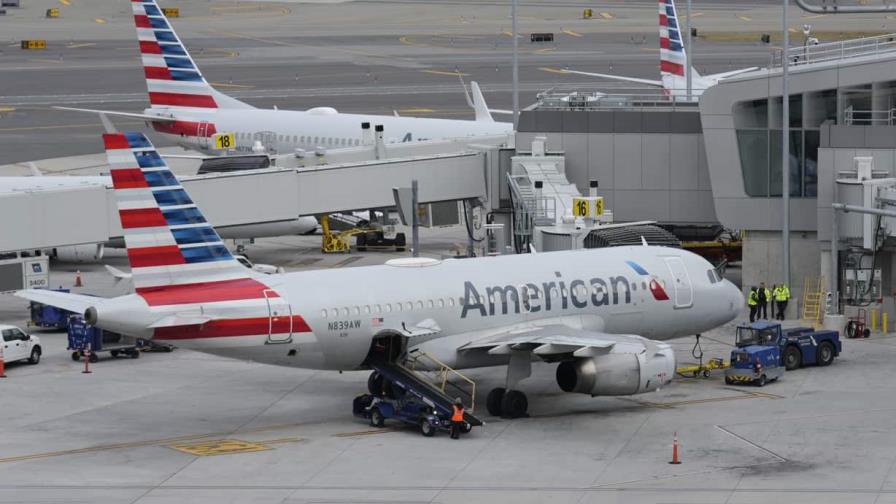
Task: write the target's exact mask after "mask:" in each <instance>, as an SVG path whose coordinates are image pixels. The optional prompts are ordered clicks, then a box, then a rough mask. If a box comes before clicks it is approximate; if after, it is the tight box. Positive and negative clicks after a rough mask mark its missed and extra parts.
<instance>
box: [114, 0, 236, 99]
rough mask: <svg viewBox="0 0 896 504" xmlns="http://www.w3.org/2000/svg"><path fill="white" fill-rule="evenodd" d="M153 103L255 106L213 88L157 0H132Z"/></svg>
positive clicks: (148, 89) (141, 55) (147, 85)
mask: <svg viewBox="0 0 896 504" xmlns="http://www.w3.org/2000/svg"><path fill="white" fill-rule="evenodd" d="M131 7H132V9H133V12H134V24H135V25H136V26H137V40H138V42H139V44H140V57H141V59H142V61H143V72H144V74H145V76H146V87H147V91H148V92H149V103H150V105H151V106H152V107H154V108H172V107H177V108H190V109H199V110H214V109H218V108H252V107H251V106H249V105H247V104H245V103H242V102H240V101H238V100H235V99H233V98H230V97H228V96H226V95H223V94H221V93H218V92H217V91H215V89H214V88H212V87H211V86H210V85H209V83H208V82H206V80H205V78H204V77H203V76H202V73H200V72H199V67H197V66H196V62H194V61H193V58H191V57H190V54H189V53H188V52H187V49H186V47H184V45H183V43H181V41H180V38H178V36H177V34H176V33H175V32H174V30H173V29H172V27H171V25H170V24H169V22H168V19H167V18H166V17H165V15H164V14H163V13H162V10H161V8H159V5H158V4H157V3H156V1H155V0H131Z"/></svg>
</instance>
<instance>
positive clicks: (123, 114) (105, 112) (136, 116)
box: [53, 107, 176, 122]
mask: <svg viewBox="0 0 896 504" xmlns="http://www.w3.org/2000/svg"><path fill="white" fill-rule="evenodd" d="M53 108H54V109H56V110H67V111H70V112H87V113H90V114H100V115H111V116H117V117H129V118H131V119H145V120H147V121H160V122H174V121H175V120H176V119H174V118H173V117H162V116H155V115H149V114H138V113H136V112H115V111H112V110H95V109H84V108H73V107H53Z"/></svg>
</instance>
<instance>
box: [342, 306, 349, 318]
mask: <svg viewBox="0 0 896 504" xmlns="http://www.w3.org/2000/svg"><path fill="white" fill-rule="evenodd" d="M342 316H343V317H348V308H343V309H342Z"/></svg>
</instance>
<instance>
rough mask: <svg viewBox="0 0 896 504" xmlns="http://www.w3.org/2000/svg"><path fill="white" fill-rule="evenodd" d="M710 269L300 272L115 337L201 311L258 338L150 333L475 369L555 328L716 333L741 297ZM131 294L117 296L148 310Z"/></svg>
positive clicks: (348, 360) (221, 351)
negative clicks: (380, 340) (399, 350)
mask: <svg viewBox="0 0 896 504" xmlns="http://www.w3.org/2000/svg"><path fill="white" fill-rule="evenodd" d="M712 273H714V271H713V268H712V266H711V265H710V264H709V263H708V262H706V261H705V260H704V259H702V258H700V257H699V256H696V255H694V254H692V253H689V252H686V251H682V250H680V249H671V248H664V247H618V248H613V249H600V250H579V251H568V252H551V253H542V254H525V255H513V256H500V257H495V258H482V259H471V260H446V261H441V262H439V261H432V262H428V263H422V264H417V263H414V262H411V263H410V264H405V265H390V264H387V265H382V266H370V267H360V268H348V269H344V270H321V271H307V272H295V273H289V274H284V275H270V276H263V277H259V278H258V281H260V282H262V283H264V284H265V285H266V286H267V287H268V288H269V289H270V293H269V294H266V295H265V298H264V299H261V300H256V301H255V302H245V301H241V302H221V303H217V302H207V303H200V304H193V305H190V306H184V305H169V306H155V307H150V309H149V310H146V309H145V307H143V308H142V309H139V310H132V313H146V314H147V315H146V319H145V320H137V319H136V318H130V319H128V325H129V327H112V329H120V330H123V331H138V332H139V331H140V330H144V329H145V328H146V327H148V326H150V325H152V323H153V321H154V320H157V319H159V318H161V317H163V316H166V315H169V314H178V313H184V312H185V311H192V312H196V311H197V310H198V311H200V312H201V313H202V314H204V315H206V316H209V317H213V318H214V317H215V316H216V315H218V316H221V317H228V318H233V317H239V318H240V319H242V320H254V322H251V323H249V322H247V324H250V325H251V324H255V327H256V328H257V331H256V332H257V334H252V335H248V336H246V335H239V336H228V335H227V332H226V329H220V330H219V328H216V327H215V326H214V325H209V326H208V327H205V329H203V328H197V329H196V330H194V331H184V330H181V329H178V330H171V331H166V330H159V329H156V330H155V331H154V334H152V333H145V332H144V334H143V336H152V337H154V338H155V339H157V340H163V341H171V342H173V343H175V344H177V345H178V346H182V347H186V348H192V349H195V350H198V351H202V352H208V353H213V354H218V355H223V356H229V357H234V358H240V359H249V360H254V361H257V362H263V363H268V364H275V365H282V366H294V367H303V368H316V369H332V370H350V369H358V368H359V367H361V366H362V363H363V361H364V359H365V357H366V355H367V353H368V351H369V349H370V344H371V341H372V339H373V338H374V337H375V336H376V335H379V334H386V333H395V334H399V335H405V336H408V337H409V343H408V345H409V347H417V348H420V349H422V350H424V351H426V352H428V353H431V354H433V355H435V356H436V357H438V358H439V359H440V360H442V361H443V362H446V363H447V364H448V365H450V366H453V367H457V368H464V367H476V366H479V365H494V364H495V363H494V362H490V363H483V362H479V361H473V360H465V359H464V357H463V353H462V352H458V351H457V349H458V348H460V347H462V346H463V345H464V344H465V343H468V342H470V341H473V340H475V339H479V338H482V337H486V336H488V335H489V334H492V333H497V332H500V331H507V330H508V329H509V328H510V329H511V330H512V328H514V327H521V328H522V327H531V326H533V325H540V324H544V323H547V322H548V321H554V322H556V321H558V320H562V321H563V323H566V324H569V325H572V326H576V327H579V328H581V329H586V330H593V331H600V332H605V333H614V334H631V335H638V336H643V337H647V338H652V339H657V340H664V339H669V338H675V337H680V336H684V335H688V334H696V333H700V332H702V331H705V330H708V329H710V328H713V327H716V326H718V325H720V324H722V323H725V322H727V321H729V320H731V319H732V318H733V317H734V316H735V314H736V313H738V312H739V310H740V308H741V304H742V303H741V301H742V296H741V294H740V291H739V290H738V289H737V288H736V287H735V286H733V285H732V284H731V283H730V282H727V281H725V280H719V279H718V277H717V276H715V277H713V276H712ZM127 297H128V298H131V299H130V300H129V301H124V299H123V298H119V299H121V300H122V302H123V303H124V304H130V303H140V304H143V301H142V300H141V299H140V298H139V297H138V296H137V295H129V296H127ZM123 309H124V308H123ZM102 319H103V317H102V316H101V317H100V323H99V324H98V325H100V326H102ZM278 328H279V330H278ZM276 332H279V333H280V334H277V335H271V334H269V333H276Z"/></svg>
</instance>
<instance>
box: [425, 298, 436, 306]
mask: <svg viewBox="0 0 896 504" xmlns="http://www.w3.org/2000/svg"><path fill="white" fill-rule="evenodd" d="M426 305H427V306H428V307H430V308H433V307H435V303H433V302H432V299H430V300H429V301H428V302H427V303H426Z"/></svg>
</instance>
